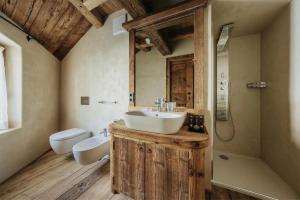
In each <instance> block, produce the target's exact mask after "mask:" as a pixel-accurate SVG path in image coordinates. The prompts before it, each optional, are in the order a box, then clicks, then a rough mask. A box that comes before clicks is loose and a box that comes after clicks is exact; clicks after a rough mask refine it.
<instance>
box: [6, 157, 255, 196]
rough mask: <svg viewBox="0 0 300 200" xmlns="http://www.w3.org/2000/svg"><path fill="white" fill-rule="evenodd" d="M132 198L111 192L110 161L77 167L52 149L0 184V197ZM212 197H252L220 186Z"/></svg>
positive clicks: (69, 159) (71, 158)
mask: <svg viewBox="0 0 300 200" xmlns="http://www.w3.org/2000/svg"><path fill="white" fill-rule="evenodd" d="M55 199H56V200H75V199H77V200H131V198H128V197H126V196H124V195H121V194H116V195H114V194H112V193H111V191H110V175H109V161H108V160H107V159H102V160H101V161H99V162H96V163H94V164H91V165H88V166H80V165H79V164H77V163H76V162H75V160H74V159H73V157H72V155H71V154H66V155H56V154H55V153H54V152H53V151H49V152H47V153H46V154H45V155H43V156H42V157H40V158H39V159H37V160H36V161H35V162H33V163H32V164H30V165H28V166H27V167H25V168H24V169H23V170H21V171H20V172H18V173H17V174H16V175H14V176H13V177H11V178H10V179H8V180H7V181H5V182H4V183H2V184H1V185H0V200H55ZM207 199H211V200H227V199H228V200H235V199H236V200H254V198H251V197H247V196H245V195H242V194H239V193H235V192H232V191H229V190H226V189H222V188H214V190H213V194H209V193H208V194H207Z"/></svg>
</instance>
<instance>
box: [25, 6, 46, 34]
mask: <svg viewBox="0 0 300 200" xmlns="http://www.w3.org/2000/svg"><path fill="white" fill-rule="evenodd" d="M43 4H44V2H43V0H35V1H34V3H33V4H32V5H31V10H30V15H29V16H28V17H27V18H26V20H25V22H24V24H23V27H24V29H25V30H29V29H30V28H31V25H32V24H33V22H34V21H35V19H36V17H37V16H38V14H39V12H40V10H41V8H42V6H43Z"/></svg>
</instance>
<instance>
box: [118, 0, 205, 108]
mask: <svg viewBox="0 0 300 200" xmlns="http://www.w3.org/2000/svg"><path fill="white" fill-rule="evenodd" d="M206 5H207V0H192V1H188V2H185V3H182V4H180V5H178V6H175V7H173V8H170V9H168V10H164V11H161V12H158V13H156V14H153V15H149V16H146V17H143V18H140V19H136V20H132V21H129V22H127V23H125V24H123V27H124V28H125V29H127V30H128V31H129V94H130V99H132V100H133V101H130V103H129V110H137V109H139V108H145V107H137V106H136V100H135V96H136V95H135V92H136V80H135V72H136V48H135V43H136V40H135V33H136V32H137V31H139V30H145V29H147V28H149V29H155V28H165V27H168V26H172V25H174V22H176V21H178V20H180V19H182V18H185V17H192V19H193V23H194V49H195V50H194V108H193V109H186V108H185V109H184V108H183V109H182V110H185V111H188V112H194V113H200V112H202V111H203V110H204V59H205V58H204V53H205V52H204V34H205V33H204V9H205V7H206Z"/></svg>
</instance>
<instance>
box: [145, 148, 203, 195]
mask: <svg viewBox="0 0 300 200" xmlns="http://www.w3.org/2000/svg"><path fill="white" fill-rule="evenodd" d="M145 147H146V150H145V151H146V156H145V200H154V199H155V200H175V199H176V200H178V199H180V200H192V199H195V200H196V199H197V200H198V199H201V198H200V196H199V195H197V194H196V193H195V192H196V191H195V190H193V186H192V185H191V183H193V182H194V177H193V175H194V174H193V171H194V170H193V167H194V166H193V164H192V162H191V161H192V160H191V157H192V156H191V153H192V151H191V150H188V149H180V148H175V147H166V146H163V145H156V144H151V143H147V144H146V146H145ZM203 190H204V189H203ZM191 192H193V193H194V194H192V193H191Z"/></svg>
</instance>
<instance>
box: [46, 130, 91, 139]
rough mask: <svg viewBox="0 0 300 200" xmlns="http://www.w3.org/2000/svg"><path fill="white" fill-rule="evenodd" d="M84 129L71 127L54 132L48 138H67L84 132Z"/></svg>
mask: <svg viewBox="0 0 300 200" xmlns="http://www.w3.org/2000/svg"><path fill="white" fill-rule="evenodd" d="M85 133H86V131H85V130H83V129H80V128H72V129H68V130H65V131H60V132H57V133H54V134H52V135H51V136H50V140H56V141H59V140H67V139H71V138H74V137H77V136H80V135H83V134H85Z"/></svg>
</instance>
